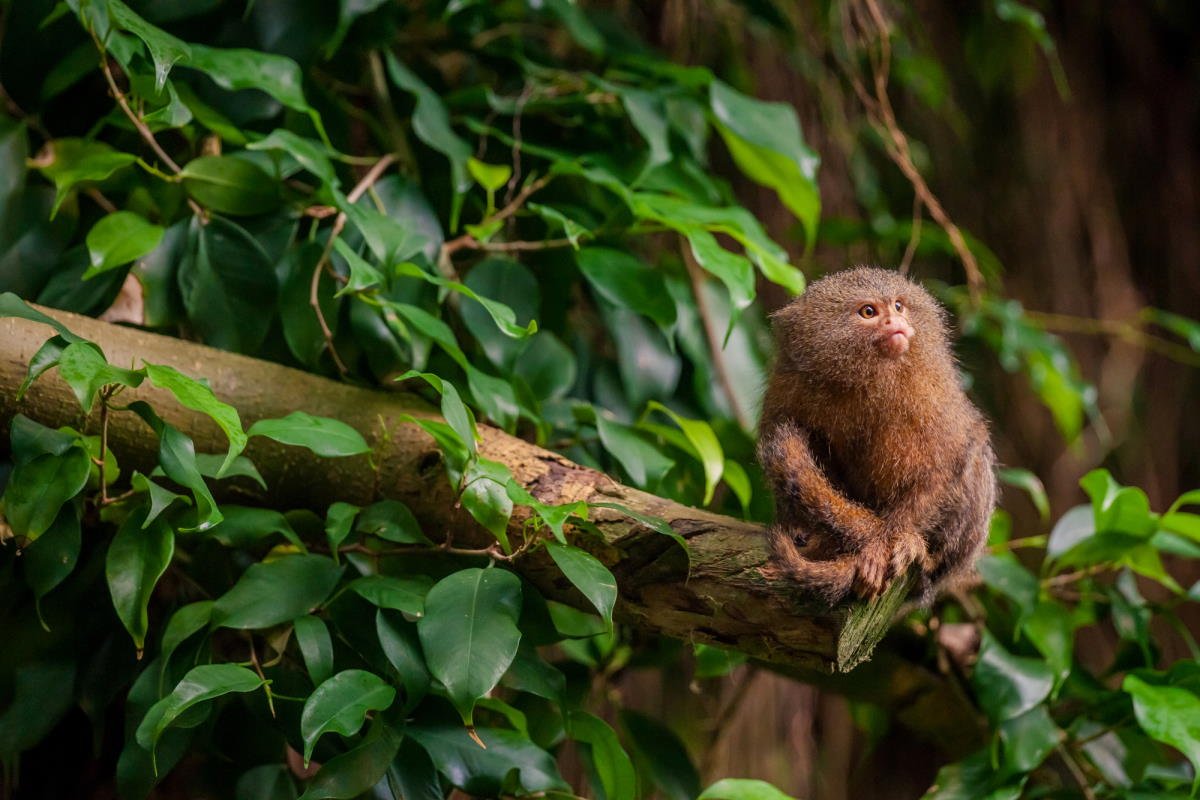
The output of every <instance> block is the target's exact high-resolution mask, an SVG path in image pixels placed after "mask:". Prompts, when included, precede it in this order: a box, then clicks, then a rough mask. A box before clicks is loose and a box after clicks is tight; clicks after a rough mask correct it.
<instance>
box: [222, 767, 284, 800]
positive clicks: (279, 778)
mask: <svg viewBox="0 0 1200 800" xmlns="http://www.w3.org/2000/svg"><path fill="white" fill-rule="evenodd" d="M233 794H234V797H235V798H236V800H296V785H295V783H293V782H292V771H291V770H290V769H288V767H287V765H286V764H260V765H259V766H257V767H252V768H251V769H248V770H246V771H245V772H243V773H242V774H241V777H239V778H238V781H237V785H236V786H234V790H233Z"/></svg>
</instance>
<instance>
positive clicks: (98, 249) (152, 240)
mask: <svg viewBox="0 0 1200 800" xmlns="http://www.w3.org/2000/svg"><path fill="white" fill-rule="evenodd" d="M162 237H163V228H162V226H161V225H154V224H151V223H149V222H147V221H146V220H144V219H143V218H142V217H140V216H138V215H137V214H135V213H133V212H132V211H116V212H114V213H112V214H109V215H108V216H107V217H103V218H102V219H101V220H100V221H99V222H97V223H96V224H95V225H93V226H92V229H91V230H90V231H88V235H87V248H88V258H89V260H90V262H91V266H89V267H88V269H87V272H85V273H83V277H84V280H87V279H88V278H91V277H93V276H95V275H99V274H100V273H102V272H107V271H108V270H110V269H115V268H116V267H120V266H123V265H125V264H128V263H129V262H130V261H137V260H138V259H139V258H141V257H142V256H144V255H146V254H147V253H149V252H151V251H152V250H154V248H156V247H158V243H159V242H160V241H162Z"/></svg>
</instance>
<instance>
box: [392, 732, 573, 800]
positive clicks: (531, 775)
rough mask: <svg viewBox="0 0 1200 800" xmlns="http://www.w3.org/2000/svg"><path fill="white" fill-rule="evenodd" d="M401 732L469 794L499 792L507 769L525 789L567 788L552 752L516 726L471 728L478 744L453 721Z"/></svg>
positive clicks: (500, 792) (539, 790)
mask: <svg viewBox="0 0 1200 800" xmlns="http://www.w3.org/2000/svg"><path fill="white" fill-rule="evenodd" d="M406 732H407V733H408V735H409V736H411V737H412V738H413V739H415V740H416V741H417V742H418V743H419V744H420V745H421V747H422V748H424V749H425V751H426V752H428V753H429V755H430V757H431V758H432V759H433V763H434V764H436V765H437V768H438V771H439V772H441V773H442V775H444V776H445V777H446V779H447V780H448V781H449V782H450V783H451V784H453V785H454V786H457V787H459V788H461V789H462V790H463V791H466V792H469V793H470V794H472V795H476V796H483V797H490V796H496V795H499V794H502V793H503V789H504V787H505V786H506V785H508V778H509V776H510V775H512V776H513V777H515V779H516V782H517V784H518V786H519V787H520V788H521V789H522V790H524V792H525V793H533V792H551V791H556V790H557V791H569V787H568V785H567V783H566V782H565V781H564V780H563V779H562V776H561V775H560V774H559V772H558V766H557V765H556V764H555V762H554V758H553V756H551V755H550V754H549V753H547V752H546V751H545V750H542V749H541V748H540V747H538V746H537V745H535V744H534V743H533V742H531V741H530V740H529V738H528V737H526V736H522V735H521V734H519V733H517V732H516V731H509V730H502V729H499V728H476V729H475V734H476V736H478V737H479V740H480V741H482V742H483V744H484V746H483V747H480V746H479V745H478V744H477V743H476V742H475V741H474V740H473V739H472V738H471V737H469V736H468V735H467V732H466V731H465V730H463V728H461V727H459V726H448V725H438V726H429V725H413V726H409V727H408V728H407V729H406ZM513 773H515V775H513Z"/></svg>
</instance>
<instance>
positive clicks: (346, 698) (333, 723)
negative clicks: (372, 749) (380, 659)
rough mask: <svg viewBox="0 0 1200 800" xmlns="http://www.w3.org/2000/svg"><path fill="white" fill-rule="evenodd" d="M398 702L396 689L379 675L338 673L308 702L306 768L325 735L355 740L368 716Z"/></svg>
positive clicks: (304, 731)
mask: <svg viewBox="0 0 1200 800" xmlns="http://www.w3.org/2000/svg"><path fill="white" fill-rule="evenodd" d="M395 699H396V690H395V689H393V688H392V687H391V686H388V685H387V684H386V683H384V682H383V679H382V678H380V677H379V676H378V675H374V674H372V673H370V672H366V671H365V670H361V669H348V670H345V671H343V672H339V673H338V674H336V675H334V676H333V677H332V678H330V679H329V680H327V681H325V682H324V683H322V684H321V685H320V686H318V687H317V689H316V691H314V692H313V693H312V695H311V696H309V698H308V700H306V701H305V703H304V712H303V713H302V714H301V716H300V735H301V736H303V737H304V764H305V766H307V765H308V762H309V760H310V759H311V758H312V751H313V748H314V747H316V744H317V740H318V739H320V738H321V736H322V735H323V734H326V733H330V732H332V733H339V734H341V735H342V736H353V735H354V734H356V733H358V730H359V729H360V728H361V727H362V725H363V723H364V722H365V721H366V718H367V714H369V713H370V712H372V711H382V710H383V709H385V708H387V707H388V706H390V705H391V704H392V701H393V700H395Z"/></svg>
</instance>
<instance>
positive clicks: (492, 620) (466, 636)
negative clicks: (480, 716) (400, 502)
mask: <svg viewBox="0 0 1200 800" xmlns="http://www.w3.org/2000/svg"><path fill="white" fill-rule="evenodd" d="M520 611H521V581H520V580H519V579H518V578H517V577H516V576H515V575H513V574H512V573H510V572H505V571H504V570H501V569H489V570H483V569H465V570H461V571H459V572H455V573H454V574H452V575H449V576H447V577H445V578H443V579H442V580H440V581H438V583H437V584H436V585H435V586H434V587H433V588H432V589H430V590H429V594H428V595H427V596H426V597H425V616H424V617H423V618H422V619H421V621H420V622H419V623H418V624H417V632H418V633H419V634H420V637H421V647H422V649H423V650H424V651H425V659H426V661H427V663H428V665H429V671H430V673H431V674H432V675H433V676H434V677H435V678H437V679H438V680H439V681H441V683H442V685H443V686H445V688H446V693H447V694H448V695H449V696H450V700H451V702H453V703H454V707H455V708H457V709H458V712H459V713H460V714H461V715H462V718H463V721H464V722H465V723H466V724H468V725H470V724H471V723H472V715H473V714H472V712H473V710H474V707H475V701H476V700H478V699H479V698H480V697H483V696H484V695H486V694H487V693H488V692H490V691H491V690H492V689H493V688H494V687H495V685H496V684H497V683H498V682H499V681H500V678H501V676H503V675H504V671H505V670H506V669H508V665H509V664H511V663H512V660H513V658H514V657H515V656H516V653H517V645H518V644H520V642H521V631H520V629H519V628H518V627H517V618H518V616H519V615H520Z"/></svg>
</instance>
